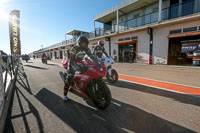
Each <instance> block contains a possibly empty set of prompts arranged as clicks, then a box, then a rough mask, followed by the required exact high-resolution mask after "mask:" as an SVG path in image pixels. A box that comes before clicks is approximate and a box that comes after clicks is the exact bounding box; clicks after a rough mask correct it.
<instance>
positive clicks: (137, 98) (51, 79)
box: [5, 60, 200, 133]
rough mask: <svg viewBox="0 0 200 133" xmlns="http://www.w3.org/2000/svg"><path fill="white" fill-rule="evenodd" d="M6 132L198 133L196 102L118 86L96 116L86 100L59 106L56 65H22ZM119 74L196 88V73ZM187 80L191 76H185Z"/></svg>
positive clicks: (121, 67) (128, 68) (125, 67)
mask: <svg viewBox="0 0 200 133" xmlns="http://www.w3.org/2000/svg"><path fill="white" fill-rule="evenodd" d="M23 64H24V72H23V70H21V73H20V74H19V75H18V78H17V79H18V80H17V83H16V88H15V93H14V97H13V103H12V106H11V107H10V112H9V115H8V119H7V123H6V127H5V132H8V133H12V132H16V133H26V132H33V133H38V132H41V133H43V132H45V133H47V132H48V133H55V132H56V133H65V132H66V133H71V132H81V133H82V132H83V133H84V132H85V133H90V132H91V133H93V132H95V133H107V132H112V133H115V132H116V133H121V132H142V133H143V132H144V133H146V132H148V133H149V132H153V133H155V132H159V133H161V132H162V133H164V132H170V133H171V132H200V98H198V97H194V96H190V95H185V94H179V93H174V92H169V91H165V90H160V89H157V88H152V87H148V86H143V85H138V84H135V83H130V82H126V81H122V80H119V81H118V82H117V83H116V84H109V83H107V84H108V86H109V88H110V90H111V94H112V102H111V105H110V106H109V107H108V108H107V109H106V110H98V109H97V108H96V107H95V106H94V105H93V103H92V101H91V100H90V99H85V98H83V97H80V96H79V95H78V94H77V93H75V92H69V94H68V96H69V98H70V100H69V101H67V102H64V101H63V100H62V94H63V81H62V80H61V78H60V77H59V74H58V73H59V71H64V69H63V68H62V67H61V65H59V64H60V63H59V62H56V61H50V62H48V64H47V65H45V64H42V63H41V61H40V60H31V61H30V62H28V63H25V62H23ZM113 67H114V68H116V70H117V71H118V72H119V73H120V74H126V75H133V76H139V77H145V78H150V79H156V80H162V81H168V82H175V83H180V84H186V85H191V86H200V83H199V82H198V79H196V78H198V76H197V75H199V73H200V72H199V71H200V69H199V68H189V67H168V66H148V65H137V64H120V63H117V64H115V65H114V66H113ZM187 74H190V75H189V76H188V75H187Z"/></svg>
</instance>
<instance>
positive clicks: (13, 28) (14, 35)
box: [9, 10, 21, 55]
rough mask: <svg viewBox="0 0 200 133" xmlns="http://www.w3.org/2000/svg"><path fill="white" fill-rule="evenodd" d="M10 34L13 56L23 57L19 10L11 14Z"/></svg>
mask: <svg viewBox="0 0 200 133" xmlns="http://www.w3.org/2000/svg"><path fill="white" fill-rule="evenodd" d="M9 32H10V50H11V54H17V55H21V44H20V12H19V11H18V10H13V11H12V12H11V13H10V20H9Z"/></svg>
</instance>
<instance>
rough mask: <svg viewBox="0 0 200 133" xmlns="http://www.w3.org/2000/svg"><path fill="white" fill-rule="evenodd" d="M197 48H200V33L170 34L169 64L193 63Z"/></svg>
mask: <svg viewBox="0 0 200 133" xmlns="http://www.w3.org/2000/svg"><path fill="white" fill-rule="evenodd" d="M195 50H200V33H199V34H194V35H193V34H179V35H172V36H169V49H168V65H193V60H194V55H193V52H194V51H195Z"/></svg>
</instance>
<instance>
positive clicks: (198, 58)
mask: <svg viewBox="0 0 200 133" xmlns="http://www.w3.org/2000/svg"><path fill="white" fill-rule="evenodd" d="M193 56H194V58H193V65H200V50H196V51H194V53H193Z"/></svg>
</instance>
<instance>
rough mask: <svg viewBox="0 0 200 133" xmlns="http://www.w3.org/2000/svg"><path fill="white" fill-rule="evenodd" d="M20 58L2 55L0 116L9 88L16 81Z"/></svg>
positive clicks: (0, 66) (0, 61) (0, 56)
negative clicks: (15, 76)
mask: <svg viewBox="0 0 200 133" xmlns="http://www.w3.org/2000/svg"><path fill="white" fill-rule="evenodd" d="M18 62H19V58H18V57H17V56H14V55H12V56H8V55H1V54H0V116H1V113H2V109H3V106H4V101H5V99H6V97H7V91H8V90H9V89H8V87H9V85H10V83H11V82H12V80H13V79H14V75H15V72H16V71H15V70H16V67H17V64H18Z"/></svg>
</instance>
